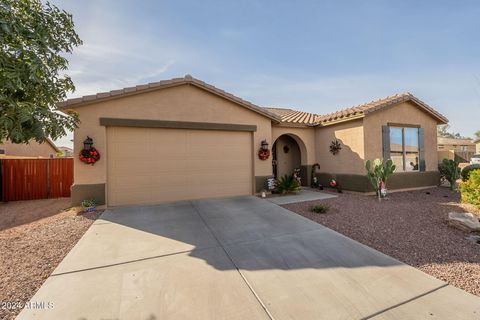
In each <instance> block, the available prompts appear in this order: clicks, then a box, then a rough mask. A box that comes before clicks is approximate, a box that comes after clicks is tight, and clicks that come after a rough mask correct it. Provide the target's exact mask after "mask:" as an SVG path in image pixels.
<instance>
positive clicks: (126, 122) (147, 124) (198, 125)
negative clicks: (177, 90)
mask: <svg viewBox="0 0 480 320" xmlns="http://www.w3.org/2000/svg"><path fill="white" fill-rule="evenodd" d="M100 125H101V126H107V127H108V126H115V127H139V128H165V129H194V130H221V131H248V132H255V131H257V126H256V125H248V124H232V123H212V122H189V121H166V120H147V119H120V118H100Z"/></svg>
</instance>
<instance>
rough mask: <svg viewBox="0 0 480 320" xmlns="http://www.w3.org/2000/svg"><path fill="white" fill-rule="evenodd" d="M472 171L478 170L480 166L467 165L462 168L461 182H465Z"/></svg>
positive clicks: (476, 164)
mask: <svg viewBox="0 0 480 320" xmlns="http://www.w3.org/2000/svg"><path fill="white" fill-rule="evenodd" d="M473 170H480V164H478V163H475V164H471V165H468V166H466V167H465V168H463V170H462V180H463V181H467V180H468V177H469V176H470V173H471V172H472V171H473Z"/></svg>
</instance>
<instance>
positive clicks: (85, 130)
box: [59, 75, 448, 206]
mask: <svg viewBox="0 0 480 320" xmlns="http://www.w3.org/2000/svg"><path fill="white" fill-rule="evenodd" d="M59 108H60V109H63V111H66V112H68V111H69V110H74V111H76V112H78V114H79V116H80V119H81V123H80V126H79V127H78V128H77V129H76V130H75V133H74V136H75V137H74V152H75V154H78V153H79V152H80V150H81V149H82V148H83V141H84V140H85V139H86V138H87V136H89V137H91V138H92V139H93V143H94V145H93V146H94V147H95V148H96V149H97V150H98V151H99V152H100V155H101V158H100V160H99V161H98V162H97V163H96V164H95V165H93V166H92V165H87V164H84V163H82V162H81V161H80V160H79V159H78V158H77V157H75V158H74V159H75V160H74V161H75V162H74V163H75V164H74V165H75V176H74V185H73V186H72V202H73V203H74V204H78V203H79V202H80V201H81V200H83V199H89V198H94V199H96V200H97V201H98V202H100V203H103V202H106V203H107V204H108V205H109V206H118V205H128V204H146V203H159V202H165V201H176V200H188V199H201V198H208V197H223V196H237V195H249V194H253V193H255V192H258V191H260V190H262V189H265V188H266V179H267V178H268V177H271V176H272V175H274V174H276V175H277V176H279V175H282V174H291V173H292V170H293V169H294V168H300V169H301V176H302V183H303V184H304V185H309V184H310V181H311V172H312V166H313V165H314V164H316V163H318V164H319V165H320V170H319V171H318V172H316V173H315V174H316V175H317V177H318V178H319V179H320V182H321V183H323V184H327V183H328V181H329V179H331V178H336V179H337V181H338V182H339V184H340V186H341V187H342V188H343V189H345V190H354V191H371V190H372V188H371V186H370V185H369V182H368V180H367V178H366V171H365V167H364V163H365V161H366V160H367V159H375V158H392V159H393V160H394V161H395V163H396V164H397V167H398V173H396V174H394V175H393V176H392V177H391V178H390V180H389V183H388V187H389V188H391V189H405V188H416V187H425V186H433V185H437V183H438V177H439V174H438V171H437V164H438V157H437V148H436V145H437V134H436V133H437V125H438V124H445V123H447V122H448V120H447V119H446V118H445V117H444V116H442V115H441V114H439V113H438V112H437V111H435V110H434V109H432V108H431V107H429V106H428V105H426V104H425V103H424V102H422V101H420V100H419V99H417V98H416V97H414V96H413V95H411V94H410V93H403V94H398V95H394V96H391V97H387V98H384V99H380V100H375V101H372V102H369V103H366V104H362V105H359V106H356V107H353V108H348V109H344V110H341V111H338V112H335V113H331V114H327V115H318V114H313V113H307V112H301V111H295V110H291V109H282V108H262V107H259V106H256V105H254V104H252V103H250V102H247V101H245V100H242V99H240V98H238V97H236V96H234V95H232V94H229V93H227V92H225V91H222V90H220V89H218V88H216V87H214V86H211V85H209V84H206V83H205V82H202V81H200V80H197V79H195V78H192V77H191V76H188V75H187V76H185V77H184V78H176V79H171V80H166V81H160V82H156V83H151V84H147V85H141V86H136V87H131V88H125V89H121V90H115V91H111V92H105V93H99V94H96V95H91V96H85V97H82V98H76V99H70V100H67V101H65V102H62V103H60V104H59ZM335 140H337V141H338V142H339V143H340V145H341V148H342V149H341V150H340V151H339V152H338V153H337V154H335V155H334V154H332V153H331V152H330V145H331V144H332V142H334V141H335ZM262 141H266V142H268V143H269V149H271V150H272V155H271V156H270V157H269V158H268V159H267V160H261V159H259V156H258V151H259V149H260V148H261V145H262ZM272 160H273V161H272Z"/></svg>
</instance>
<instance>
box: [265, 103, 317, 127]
mask: <svg viewBox="0 0 480 320" xmlns="http://www.w3.org/2000/svg"><path fill="white" fill-rule="evenodd" d="M264 108H265V109H267V110H268V111H270V112H271V113H274V114H276V115H278V116H279V117H280V118H281V121H282V123H298V124H306V125H315V124H316V122H315V118H316V117H317V115H316V114H314V113H309V112H303V111H297V110H293V109H288V108H276V107H264Z"/></svg>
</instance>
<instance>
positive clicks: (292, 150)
mask: <svg viewBox="0 0 480 320" xmlns="http://www.w3.org/2000/svg"><path fill="white" fill-rule="evenodd" d="M272 153H273V157H272V158H273V160H272V170H273V175H274V176H275V178H276V179H278V178H279V177H281V176H284V175H291V174H293V170H294V169H301V166H302V152H301V150H300V146H299V144H298V143H297V141H296V139H294V138H293V137H292V136H290V135H288V134H283V135H281V136H279V137H278V138H277V140H275V142H274V144H273V147H272ZM302 184H304V181H302Z"/></svg>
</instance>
